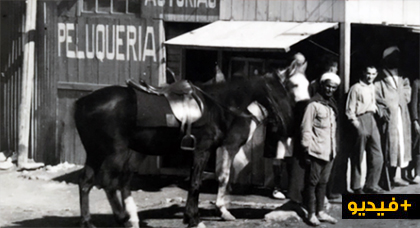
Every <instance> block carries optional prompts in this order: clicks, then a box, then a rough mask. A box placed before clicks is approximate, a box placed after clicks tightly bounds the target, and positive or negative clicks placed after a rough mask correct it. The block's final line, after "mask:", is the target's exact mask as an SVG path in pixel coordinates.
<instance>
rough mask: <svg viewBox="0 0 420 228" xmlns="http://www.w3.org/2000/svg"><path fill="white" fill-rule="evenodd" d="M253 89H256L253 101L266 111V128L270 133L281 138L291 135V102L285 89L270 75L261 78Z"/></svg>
mask: <svg viewBox="0 0 420 228" xmlns="http://www.w3.org/2000/svg"><path fill="white" fill-rule="evenodd" d="M254 87H256V88H258V89H256V91H258V92H257V93H256V94H257V96H256V97H255V100H256V101H257V102H259V103H260V104H261V105H263V106H264V107H265V108H266V109H267V111H268V117H267V119H266V121H267V126H268V128H267V129H269V130H270V131H271V132H273V133H274V132H275V133H276V134H279V135H282V136H288V135H290V134H291V129H292V128H293V126H292V123H293V113H292V109H293V108H292V107H293V103H294V102H293V100H292V99H291V97H290V96H289V95H288V93H287V91H286V89H285V87H284V86H283V85H282V83H281V82H280V81H279V80H278V78H276V77H274V76H272V75H264V76H261V77H260V78H259V79H258V81H257V82H255V83H254Z"/></svg>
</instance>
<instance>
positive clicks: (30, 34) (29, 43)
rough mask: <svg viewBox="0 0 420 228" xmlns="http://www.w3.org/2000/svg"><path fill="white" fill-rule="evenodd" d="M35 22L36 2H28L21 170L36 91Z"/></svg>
mask: <svg viewBox="0 0 420 228" xmlns="http://www.w3.org/2000/svg"><path fill="white" fill-rule="evenodd" d="M35 22H36V0H27V1H26V22H25V37H24V38H25V42H24V44H25V46H24V57H23V70H22V90H21V91H22V98H21V102H20V105H19V148H18V150H19V154H18V166H19V168H26V166H27V164H28V150H29V132H30V118H31V100H32V94H33V90H34V65H35V63H34V60H35V58H34V55H35V41H34V39H35V26H36V23H35Z"/></svg>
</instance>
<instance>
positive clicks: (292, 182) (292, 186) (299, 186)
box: [287, 157, 306, 204]
mask: <svg viewBox="0 0 420 228" xmlns="http://www.w3.org/2000/svg"><path fill="white" fill-rule="evenodd" d="M291 163H292V170H291V173H290V179H289V186H288V190H287V197H288V198H289V199H290V200H292V201H293V202H295V203H299V204H302V203H303V199H302V194H303V187H304V180H305V167H306V165H305V164H304V162H303V161H301V160H299V159H298V158H296V157H292V158H291Z"/></svg>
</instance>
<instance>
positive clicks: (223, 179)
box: [216, 147, 236, 221]
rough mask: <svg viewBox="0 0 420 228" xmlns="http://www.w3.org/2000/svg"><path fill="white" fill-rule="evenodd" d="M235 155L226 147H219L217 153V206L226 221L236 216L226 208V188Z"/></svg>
mask: <svg viewBox="0 0 420 228" xmlns="http://www.w3.org/2000/svg"><path fill="white" fill-rule="evenodd" d="M232 160H233V155H230V154H229V152H228V150H227V149H226V148H225V147H220V148H219V149H217V154H216V175H217V178H218V181H219V188H218V191H217V200H216V206H217V208H218V209H219V211H220V213H221V214H222V215H221V217H222V219H223V220H226V221H233V220H235V219H236V218H235V217H234V216H233V215H232V214H231V213H230V212H229V211H228V210H227V209H226V202H225V197H226V189H227V185H228V183H229V176H230V167H231V166H232Z"/></svg>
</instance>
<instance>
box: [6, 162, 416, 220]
mask: <svg viewBox="0 0 420 228" xmlns="http://www.w3.org/2000/svg"><path fill="white" fill-rule="evenodd" d="M81 168H82V167H81V166H74V165H69V164H61V165H58V166H54V167H46V168H42V169H39V170H35V171H22V172H20V171H16V169H11V170H6V171H0V227H78V226H79V215H80V212H79V193H78V186H77V175H78V171H79V170H80V169H81ZM186 183H187V181H186V180H185V179H184V178H178V177H170V176H161V177H150V176H141V177H137V178H136V179H135V180H134V182H133V197H134V200H135V201H136V203H137V207H138V213H139V217H140V220H141V223H140V225H141V227H186V225H185V224H183V223H182V218H183V211H184V207H185V199H186V196H187V192H186V190H185V189H186ZM203 192H204V193H203V194H201V196H200V213H201V218H202V220H203V221H204V224H205V225H206V226H207V227H244V228H254V227H309V226H308V225H307V224H306V223H304V222H303V221H299V220H297V219H288V220H286V221H282V222H268V221H265V220H264V216H265V215H266V214H268V213H270V212H272V211H273V210H275V209H276V208H278V207H280V206H281V205H282V204H284V203H286V202H287V200H274V199H271V198H269V197H268V191H265V192H264V191H254V192H251V193H250V194H245V195H238V194H235V195H233V196H231V201H232V203H231V205H230V207H229V208H230V209H231V212H232V214H233V215H234V216H236V217H237V221H234V222H226V221H221V220H220V218H219V217H218V213H217V212H216V210H215V206H214V201H215V199H216V194H215V193H216V182H215V181H214V180H207V181H204V187H203ZM391 193H420V185H411V186H408V187H404V188H395V189H393V190H392V191H391ZM90 208H91V213H92V219H93V222H94V223H95V225H96V226H98V227H117V224H116V223H115V221H114V218H113V215H112V212H111V208H110V206H109V204H108V201H107V199H106V196H105V193H104V192H103V191H102V190H98V189H96V188H93V189H92V191H91V193H90ZM329 213H330V214H332V215H333V216H335V217H336V218H338V223H337V224H336V225H331V224H322V225H321V227H346V228H350V227H355V228H356V227H357V228H360V227H404V228H409V227H420V221H418V220H373V219H372V220H343V219H341V204H339V203H334V204H331V207H330V209H329Z"/></svg>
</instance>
